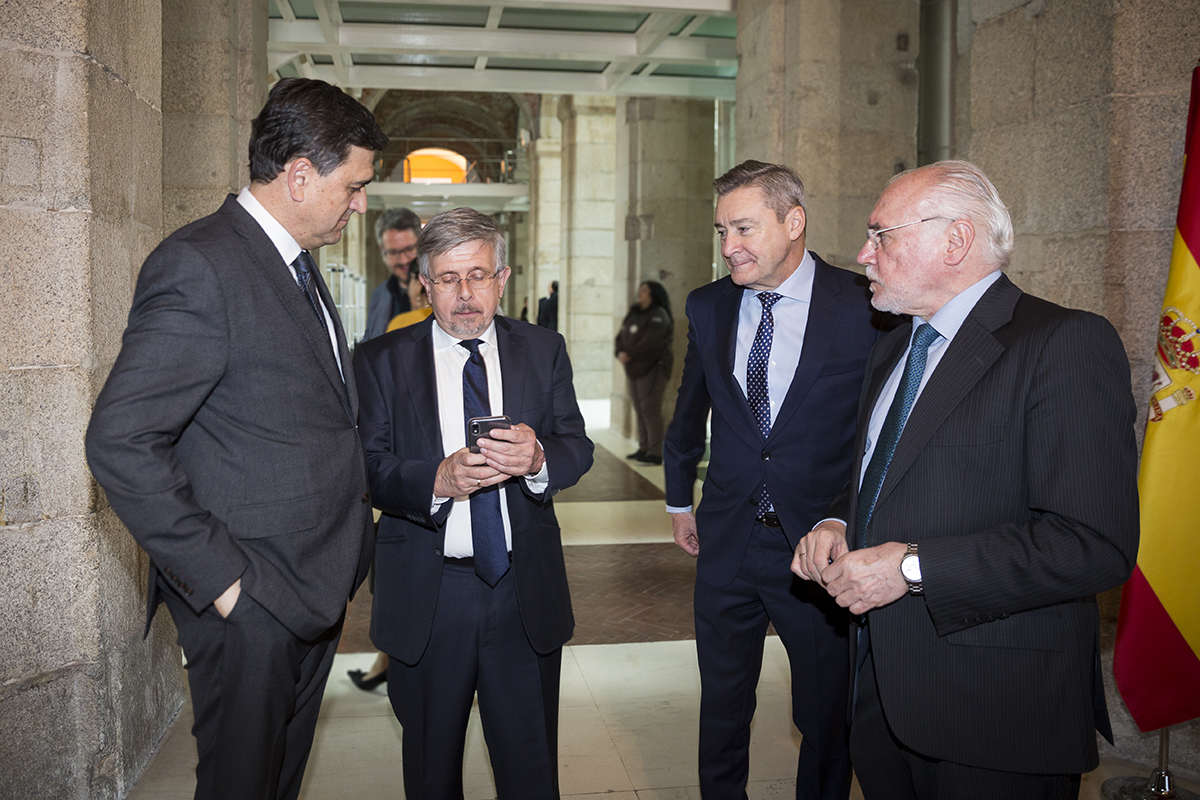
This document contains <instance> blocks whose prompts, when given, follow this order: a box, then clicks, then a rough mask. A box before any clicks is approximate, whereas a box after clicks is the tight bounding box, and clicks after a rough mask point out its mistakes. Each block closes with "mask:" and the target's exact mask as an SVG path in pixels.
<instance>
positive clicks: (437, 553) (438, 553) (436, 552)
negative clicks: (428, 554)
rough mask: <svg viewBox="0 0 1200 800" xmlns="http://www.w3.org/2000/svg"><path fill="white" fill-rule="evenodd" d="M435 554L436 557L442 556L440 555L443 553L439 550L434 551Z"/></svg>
mask: <svg viewBox="0 0 1200 800" xmlns="http://www.w3.org/2000/svg"><path fill="white" fill-rule="evenodd" d="M433 554H434V555H435V556H440V555H441V554H442V551H441V550H440V549H439V550H434V551H433Z"/></svg>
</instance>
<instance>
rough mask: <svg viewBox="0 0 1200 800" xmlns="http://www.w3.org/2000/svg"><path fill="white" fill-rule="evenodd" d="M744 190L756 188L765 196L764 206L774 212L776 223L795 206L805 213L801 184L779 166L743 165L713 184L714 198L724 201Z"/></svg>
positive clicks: (759, 162) (792, 174)
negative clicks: (747, 187) (765, 202)
mask: <svg viewBox="0 0 1200 800" xmlns="http://www.w3.org/2000/svg"><path fill="white" fill-rule="evenodd" d="M743 186H757V187H758V188H760V189H762V192H763V194H764V195H765V196H766V199H767V205H768V206H769V207H770V208H771V210H772V211H774V212H775V221H776V222H783V220H784V217H786V216H787V213H788V212H789V211H791V210H792V209H793V208H795V207H796V206H800V208H802V209H804V210H805V211H807V210H808V208H807V207H806V206H805V204H804V203H805V198H804V181H802V180H800V176H799V175H797V174H796V173H795V172H794V171H793V170H791V169H788V168H787V167H785V166H783V165H782V164H766V163H764V162H762V161H743V162H742V163H741V164H738V165H737V166H736V167H734V168H733V169H731V170H729V171H728V172H726V173H725V174H724V175H722V176H721V177H719V178H717V179H716V180H715V181H713V188H714V189H716V190H717V196H719V197H724V196H725V195H727V194H729V193H730V192H732V191H734V190H735V189H740V188H742V187H743Z"/></svg>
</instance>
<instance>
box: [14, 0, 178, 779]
mask: <svg viewBox="0 0 1200 800" xmlns="http://www.w3.org/2000/svg"><path fill="white" fill-rule="evenodd" d="M160 31H161V20H160V15H159V6H158V4H157V3H141V4H112V3H105V2H91V1H90V0H66V1H65V2H57V1H55V0H24V2H21V3H15V4H14V3H9V4H7V5H6V6H5V11H4V13H3V14H0V42H2V44H0V74H2V75H4V81H3V93H4V98H3V106H4V108H5V109H7V111H6V113H4V114H3V115H0V263H3V265H4V267H3V274H4V279H3V280H2V281H0V299H2V301H3V305H4V308H5V313H4V314H2V315H0V729H2V730H3V733H2V734H0V775H3V779H2V781H3V788H0V793H2V794H4V796H6V797H31V798H32V797H53V798H117V797H124V796H125V795H126V793H127V792H128V791H129V789H130V787H131V785H132V783H133V781H134V780H135V779H136V777H137V776H138V774H139V773H140V772H141V770H142V768H143V766H144V765H145V763H146V762H147V760H148V759H149V757H150V755H151V753H152V750H153V748H154V746H155V744H156V743H157V742H158V739H159V737H160V735H161V734H162V732H163V731H164V729H165V728H166V725H167V723H168V722H169V721H170V719H171V718H172V716H173V715H174V714H175V711H176V710H177V709H178V708H179V706H180V704H181V703H182V702H183V697H184V689H183V670H182V669H181V665H180V659H179V651H178V649H177V648H175V647H174V641H173V640H174V630H173V628H172V627H171V624H170V621H169V620H168V619H167V616H166V615H165V614H163V615H160V616H159V618H158V620H157V621H156V623H155V625H154V627H153V629H152V630H151V632H150V637H149V639H148V640H147V641H143V640H142V627H143V613H144V611H145V594H144V591H145V580H146V558H145V556H144V554H142V553H141V551H140V550H139V549H138V547H137V545H136V544H135V543H134V542H133V540H132V539H131V538H130V537H129V535H128V534H127V533H126V532H125V530H124V528H123V527H122V526H121V524H120V523H119V522H118V521H117V519H116V517H115V516H114V515H113V513H112V511H111V510H110V509H109V508H108V506H107V503H106V502H105V500H104V497H103V494H102V493H101V492H100V491H99V490H98V489H97V487H96V485H95V483H94V482H93V480H92V478H91V475H90V473H89V472H88V468H87V464H86V462H85V459H84V449H83V439H84V432H85V430H86V428H87V424H88V419H89V416H90V412H91V408H92V404H93V402H94V398H95V396H96V393H97V392H98V390H99V388H100V386H101V385H102V383H103V381H104V378H105V376H106V375H107V372H108V368H109V366H110V365H111V364H112V361H113V359H114V358H115V356H116V354H117V351H118V350H119V348H120V337H121V332H122V330H123V329H124V326H125V315H126V313H127V311H128V308H129V303H130V298H131V297H132V293H133V282H134V279H135V277H136V275H137V271H138V267H139V266H140V265H141V263H142V260H143V259H144V258H145V257H146V255H147V254H148V253H149V251H150V250H151V249H152V248H153V247H154V245H155V244H157V242H158V240H159V239H160V238H161V236H162V228H163V221H162V211H163V205H162V195H161V189H162V112H161V59H162V56H161V33H160Z"/></svg>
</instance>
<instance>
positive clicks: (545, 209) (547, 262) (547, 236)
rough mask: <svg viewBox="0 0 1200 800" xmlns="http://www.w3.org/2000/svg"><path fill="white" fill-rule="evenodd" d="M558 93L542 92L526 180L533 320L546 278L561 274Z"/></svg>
mask: <svg viewBox="0 0 1200 800" xmlns="http://www.w3.org/2000/svg"><path fill="white" fill-rule="evenodd" d="M560 100H561V98H560V97H559V96H558V95H542V102H541V105H540V115H539V117H538V138H537V139H536V140H534V142H533V144H532V146H531V147H530V151H531V153H532V156H531V158H530V172H531V176H530V181H529V253H530V269H529V276H530V277H529V280H528V281H526V283H525V286H524V289H523V290H524V291H525V293H526V296H527V297H528V298H529V321H530V322H537V309H538V299H539V298H542V297H545V296H546V287H548V286H549V285H550V281H556V280H559V278H560V277H561V276H562V235H563V231H562V199H563V194H562V123H561V122H560V121H559V119H558V105H559V102H560Z"/></svg>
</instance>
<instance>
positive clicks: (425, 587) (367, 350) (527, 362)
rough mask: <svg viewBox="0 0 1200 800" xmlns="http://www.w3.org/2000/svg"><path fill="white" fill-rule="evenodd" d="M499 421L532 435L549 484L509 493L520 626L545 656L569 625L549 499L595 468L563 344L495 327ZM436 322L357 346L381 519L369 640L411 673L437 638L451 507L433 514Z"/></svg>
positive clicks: (438, 455) (538, 331) (365, 433)
mask: <svg viewBox="0 0 1200 800" xmlns="http://www.w3.org/2000/svg"><path fill="white" fill-rule="evenodd" d="M495 319H496V346H497V349H498V350H499V351H500V365H501V370H502V372H503V376H504V380H503V383H504V413H505V414H506V415H507V416H508V417H510V418H511V419H512V421H513V422H514V423H519V422H524V423H525V424H526V425H528V426H529V427H531V428H533V430H534V432H535V433H537V436H538V441H539V442H541V445H542V449H543V450H544V451H545V453H546V466H547V469H548V471H549V477H550V485H549V486H548V487H547V488H546V491H545V493H544V494H541V495H533V494H531V493H530V492H529V489H528V487H527V486H526V484H525V481H523V480H510V481H508V482H507V483H506V484H505V485H504V489H503V491H504V499H505V502H506V503H507V504H508V519H509V523H510V525H511V528H512V569H513V577H514V579H515V580H516V584H517V598H518V602H519V603H520V606H521V619H522V620H523V622H524V623H525V632H526V634H527V635H528V636H529V642H530V644H531V645H533V649H534V650H536V651H538V652H539V653H549V652H551V651H552V650H554V649H555V648H558V647H561V646H562V645H563V644H565V643H566V642H567V640H568V639H570V638H571V633H572V632H573V630H574V627H575V618H574V616H573V615H572V612H571V595H570V592H569V590H568V588H567V571H566V567H565V564H564V562H563V552H562V540H561V537H560V535H559V528H558V520H557V519H556V518H555V516H554V503H553V502H552V500H551V498H553V496H554V495H555V494H557V493H558V492H559V491H560V490H562V489H565V488H567V487H568V486H572V485H574V484H575V483H576V482H577V481H578V480H579V479H580V477H582V476H583V473H585V472H587V471H588V469H590V468H591V466H592V451H593V445H592V442H591V440H589V439H588V438H587V436H586V435H585V434H584V429H583V417H582V415H581V414H580V413H579V406H578V404H577V403H576V401H575V389H574V387H573V386H572V384H571V362H570V360H569V359H568V358H567V349H566V344H565V342H564V341H563V338H562V336H560V335H558V334H557V333H555V332H554V331H550V330H547V329H545V328H539V327H537V326H535V325H530V324H529V323H527V322H519V321H517V320H513V319H508V318H507V317H501V316H498V315H497V316H496V318H495ZM433 322H434V318H433V317H429V318H428V319H426V320H425V321H423V322H419V323H417V324H416V325H411V326H409V327H407V328H401V329H400V330H397V331H392V332H391V333H385V334H384V335H383V336H379V337H377V338H375V339H372V340H370V341H369V342H363V343H362V344H360V345H359V346H358V349H357V351H356V352H355V355H354V371H355V375H356V377H357V380H358V388H359V393H360V394H359V396H360V398H361V412H360V415H359V434H360V436H361V437H362V441H363V447H364V449H365V450H366V454H367V471H368V474H369V477H370V482H371V499H372V502H373V504H374V505H375V507H376V508H378V509H380V510H381V511H383V512H384V513H383V518H382V519H381V520H380V522H379V539H378V542H377V544H376V549H375V559H376V562H375V563H376V575H375V602H374V606H373V608H372V611H371V640H372V641H373V642H374V643H375V646H376V647H378V648H379V649H380V650H381V651H383V652H385V653H387V654H388V655H390V656H393V657H395V658H398V659H400V661H401V662H403V663H405V664H416V663H417V662H418V661H419V660H420V658H421V654H422V653H424V652H425V647H426V645H427V644H428V643H429V636H430V633H431V631H432V627H433V612H434V608H435V606H436V605H437V598H438V589H439V587H440V586H441V580H442V565H443V554H442V546H443V543H444V540H445V522H446V517H447V516H448V515H449V513H450V504H449V503H443V504H442V506H441V508H440V509H439V510H438V513H437V515H436V516H435V515H433V514H431V513H430V510H431V505H432V501H433V483H434V478H435V477H436V475H437V468H438V465H439V464H440V463H441V462H442V460H443V458H444V457H445V454H444V453H443V450H442V433H441V424H440V422H439V417H438V400H437V377H436V371H435V367H434V357H433V337H432V335H431V332H432V328H433Z"/></svg>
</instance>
